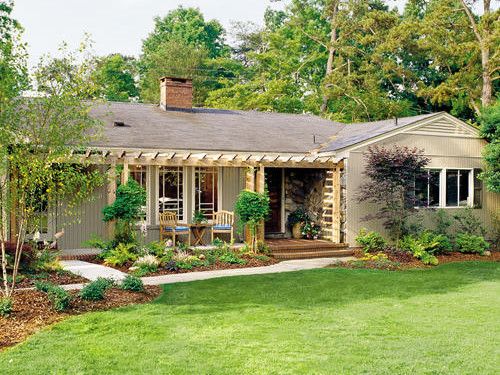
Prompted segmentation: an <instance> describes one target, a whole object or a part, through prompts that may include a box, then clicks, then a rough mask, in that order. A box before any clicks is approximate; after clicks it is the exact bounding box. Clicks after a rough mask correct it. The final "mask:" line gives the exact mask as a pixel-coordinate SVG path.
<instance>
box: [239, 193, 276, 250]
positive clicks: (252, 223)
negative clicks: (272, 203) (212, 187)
mask: <svg viewBox="0 0 500 375" xmlns="http://www.w3.org/2000/svg"><path fill="white" fill-rule="evenodd" d="M234 209H235V213H236V215H237V216H238V226H239V230H240V232H241V231H242V229H243V227H244V226H245V225H246V226H247V227H248V229H249V231H250V237H251V243H250V247H251V249H252V251H253V252H255V251H256V250H257V228H258V226H259V224H260V223H261V222H262V221H263V220H265V219H267V216H268V215H269V195H268V194H267V192H264V193H262V194H261V193H256V192H254V191H249V190H243V191H242V192H241V193H240V194H239V195H238V199H237V200H236V204H235V206H234Z"/></svg>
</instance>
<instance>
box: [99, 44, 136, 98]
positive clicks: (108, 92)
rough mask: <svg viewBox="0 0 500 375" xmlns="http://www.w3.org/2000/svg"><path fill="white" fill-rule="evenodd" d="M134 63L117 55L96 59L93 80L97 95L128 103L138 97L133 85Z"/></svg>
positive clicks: (131, 59) (131, 58)
mask: <svg viewBox="0 0 500 375" xmlns="http://www.w3.org/2000/svg"><path fill="white" fill-rule="evenodd" d="M135 65H136V62H135V59H134V58H133V57H127V56H123V55H120V54H118V53H115V54H112V55H108V56H105V57H102V58H100V59H98V62H97V67H96V70H95V71H94V75H93V76H94V80H95V82H96V85H97V94H98V96H99V97H102V98H104V99H107V100H111V101H120V102H124V101H129V100H130V99H133V98H136V97H137V96H138V95H139V90H138V89H137V86H136V83H135V76H136V75H137V73H136V66H135Z"/></svg>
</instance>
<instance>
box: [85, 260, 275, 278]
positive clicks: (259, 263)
mask: <svg viewBox="0 0 500 375" xmlns="http://www.w3.org/2000/svg"><path fill="white" fill-rule="evenodd" d="M241 258H242V259H244V260H245V261H246V263H245V264H231V263H224V262H220V261H217V262H215V263H214V264H212V265H210V266H200V267H193V268H192V269H190V270H185V269H179V270H177V271H169V270H166V269H163V268H160V269H158V271H157V272H154V273H149V274H147V275H146V276H148V277H149V276H159V275H174V274H178V273H188V272H200V271H216V270H228V269H235V268H249V267H263V266H270V265H272V264H276V263H279V260H278V259H275V258H272V257H269V259H268V260H259V259H255V258H253V257H250V256H247V255H243V256H241ZM88 261H89V262H91V263H96V264H103V262H102V260H101V259H99V258H97V257H94V258H93V259H91V260H88ZM131 266H132V263H130V264H126V265H124V266H122V267H112V266H107V267H112V268H114V269H117V270H119V271H122V272H125V273H132V272H131V271H130V270H129V268H130V267H131Z"/></svg>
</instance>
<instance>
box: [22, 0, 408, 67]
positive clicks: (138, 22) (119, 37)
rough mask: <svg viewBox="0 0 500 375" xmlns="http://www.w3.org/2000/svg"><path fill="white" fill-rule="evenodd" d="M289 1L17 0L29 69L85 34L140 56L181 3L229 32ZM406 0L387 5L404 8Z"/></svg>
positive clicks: (98, 44)
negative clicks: (156, 20)
mask: <svg viewBox="0 0 500 375" xmlns="http://www.w3.org/2000/svg"><path fill="white" fill-rule="evenodd" d="M286 1H287V0H284V1H281V2H278V3H276V2H271V1H270V0H182V1H181V0H161V1H160V0H15V8H14V17H15V18H16V19H17V20H18V21H20V23H21V24H22V25H23V27H24V28H25V33H24V41H25V42H27V43H28V48H29V49H28V51H29V54H30V65H34V64H36V62H37V61H38V59H39V57H40V56H42V55H43V54H45V53H51V54H57V49H58V47H59V46H60V44H61V43H62V42H63V41H65V42H68V44H69V46H70V47H71V48H76V47H77V46H78V44H79V42H80V41H81V40H82V38H83V35H84V33H85V32H88V33H90V34H91V36H92V40H93V41H94V42H95V44H94V51H95V53H96V54H98V55H107V54H109V53H115V52H119V53H123V54H126V55H136V56H137V55H138V54H139V53H140V51H141V42H142V39H144V38H145V37H146V36H147V35H148V33H149V32H150V31H151V30H152V28H153V17H155V16H157V15H160V16H162V15H165V14H167V13H168V11H169V10H172V9H174V8H176V7H177V6H178V5H183V6H185V7H188V6H193V7H198V8H200V10H201V11H202V12H203V14H204V16H205V19H213V18H215V19H217V20H219V21H220V22H221V23H222V24H223V25H224V27H226V30H228V29H229V27H230V24H231V21H253V22H255V23H258V24H262V19H263V15H264V11H265V9H266V7H268V6H272V7H273V8H275V9H276V8H282V7H283V6H284V3H286ZM404 2H405V0H391V1H388V3H389V5H390V6H391V7H393V6H396V5H397V6H399V7H402V6H403V4H404Z"/></svg>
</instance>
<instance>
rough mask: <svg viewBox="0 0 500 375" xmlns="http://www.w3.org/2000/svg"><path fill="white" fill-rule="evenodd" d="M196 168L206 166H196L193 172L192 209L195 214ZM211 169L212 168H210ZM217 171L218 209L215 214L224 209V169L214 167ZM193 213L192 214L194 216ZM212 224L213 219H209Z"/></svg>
mask: <svg viewBox="0 0 500 375" xmlns="http://www.w3.org/2000/svg"><path fill="white" fill-rule="evenodd" d="M196 168H205V167H204V166H194V167H193V168H192V171H191V202H192V207H191V209H192V210H193V212H194V211H195V209H196ZM208 168H211V167H208ZM214 168H215V169H216V170H217V207H216V210H215V211H214V212H218V211H220V210H221V209H222V208H221V207H222V168H221V167H214ZM192 214H193V213H191V215H192ZM208 221H209V222H211V221H212V220H211V219H208Z"/></svg>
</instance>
